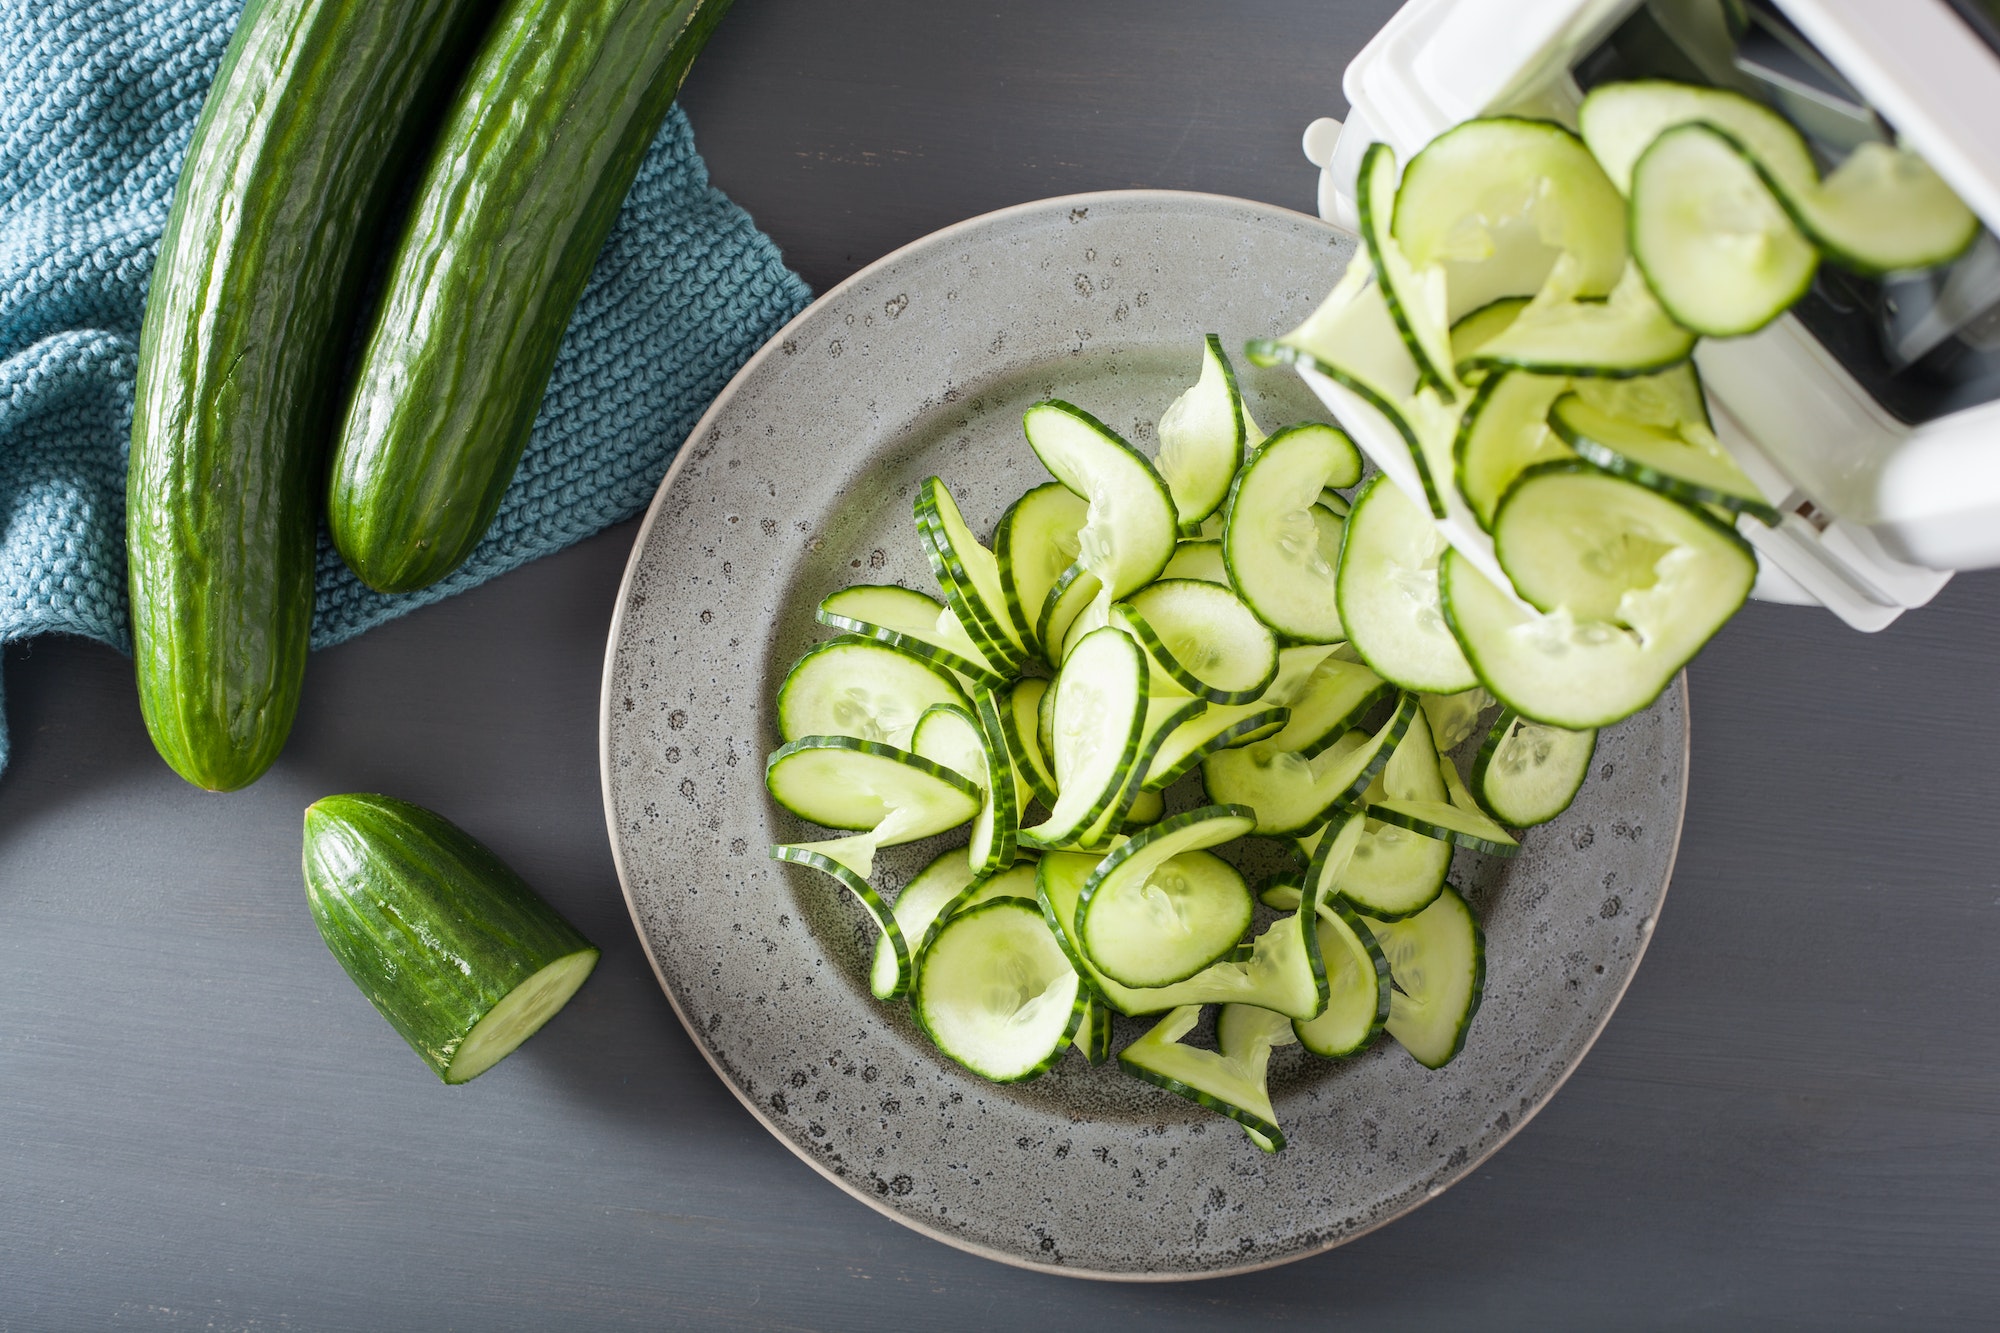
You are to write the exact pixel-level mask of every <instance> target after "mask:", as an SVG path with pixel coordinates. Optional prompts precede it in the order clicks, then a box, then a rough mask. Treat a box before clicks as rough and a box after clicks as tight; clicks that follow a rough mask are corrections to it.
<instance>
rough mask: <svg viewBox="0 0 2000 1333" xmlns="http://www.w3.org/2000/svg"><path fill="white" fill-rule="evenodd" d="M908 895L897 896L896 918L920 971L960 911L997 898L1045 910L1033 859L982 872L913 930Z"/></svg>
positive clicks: (912, 964) (913, 966)
mask: <svg viewBox="0 0 2000 1333" xmlns="http://www.w3.org/2000/svg"><path fill="white" fill-rule="evenodd" d="M908 894H909V890H908V889H904V890H903V896H899V897H898V898H897V899H896V908H897V913H896V920H897V922H898V924H901V925H903V934H904V937H905V938H907V939H909V940H911V941H912V944H911V947H910V964H911V967H912V968H913V969H914V971H916V972H921V971H922V970H923V966H924V950H925V949H928V948H929V947H930V943H931V941H932V940H934V939H936V938H937V934H938V932H939V931H940V930H943V929H944V923H945V922H947V921H949V920H951V919H952V918H953V917H955V916H957V915H958V914H959V913H960V912H968V911H971V910H972V909H973V908H975V907H978V906H979V905H980V904H981V903H990V902H992V901H993V900H994V899H996V898H1013V899H1015V900H1017V901H1019V902H1024V903H1027V904H1029V905H1030V906H1032V907H1034V908H1035V910H1036V911H1037V912H1040V911H1041V907H1040V905H1039V904H1037V903H1036V901H1035V862H1034V860H1033V859H1032V858H1030V859H1029V860H1026V861H1019V862H1016V863H1015V864H1013V865H1011V866H1008V867H1007V868H1006V869H1005V870H996V871H994V872H993V873H992V874H990V875H981V876H979V877H978V878H976V879H974V880H973V881H972V882H971V883H969V884H966V885H965V886H963V887H962V888H960V889H959V891H958V892H957V893H955V894H953V895H952V896H951V897H950V898H949V899H948V900H946V901H945V902H944V903H943V904H942V905H941V906H939V907H937V908H936V909H935V910H934V911H933V912H932V913H931V916H930V917H929V919H928V920H926V921H925V922H923V923H922V925H921V928H920V929H912V928H911V926H910V925H909V924H908V923H907V922H905V921H904V918H903V914H902V906H903V897H904V896H908Z"/></svg>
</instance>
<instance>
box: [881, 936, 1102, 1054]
mask: <svg viewBox="0 0 2000 1333" xmlns="http://www.w3.org/2000/svg"><path fill="white" fill-rule="evenodd" d="M1085 999H1086V996H1085V995H1084V992H1083V987H1082V983H1081V982H1080V981H1079V979H1078V977H1077V974H1076V970H1075V969H1074V968H1072V967H1071V966H1070V965H1069V960H1068V959H1067V958H1065V957H1064V956H1063V951H1062V948H1061V946H1059V945H1058V944H1057V943H1056V941H1055V937H1054V936H1053V935H1051V934H1050V933H1049V929H1048V926H1047V925H1046V924H1045V923H1044V922H1043V920H1042V915H1041V913H1040V911H1038V910H1037V909H1036V908H1035V906H1033V905H1032V904H1029V903H1026V902H1023V901H1022V900H1020V899H1018V898H1000V899H996V900H995V901H993V902H989V903H984V904H982V905H980V906H978V907H975V908H972V909H970V910H969V911H964V912H960V913H959V914H957V915H956V916H954V917H952V918H951V919H950V920H949V921H947V922H945V923H944V926H943V927H942V928H941V929H940V930H939V931H938V933H937V935H936V936H935V937H934V938H933V939H932V940H931V942H930V946H929V947H928V948H927V949H926V950H925V951H924V968H923V971H922V972H920V973H919V974H918V976H917V983H916V990H915V992H914V994H913V996H912V1007H913V1009H914V1011H915V1013H916V1018H917V1022H918V1023H919V1024H920V1025H921V1026H922V1027H923V1029H924V1032H925V1034H926V1035H928V1036H929V1037H930V1039H931V1040H932V1041H933V1042H935V1043H937V1048H938V1049H939V1050H940V1051H943V1052H944V1053H945V1054H946V1055H948V1056H950V1057H951V1058H952V1059H953V1060H956V1061H957V1062H958V1063H959V1064H962V1065H964V1066H965V1067H966V1068H967V1069H970V1070H971V1071H972V1072H973V1073H975V1074H978V1075H979V1076H980V1077H981V1078H987V1079H991V1080H992V1081H994V1082H995V1083H1019V1082H1022V1081H1024V1080H1027V1079H1031V1078H1034V1077H1035V1076H1036V1075H1038V1074H1040V1073H1042V1072H1043V1071H1044V1070H1046V1069H1048V1068H1049V1067H1050V1066H1051V1065H1053V1064H1054V1063H1055V1062H1056V1061H1057V1060H1058V1059H1060V1058H1061V1056H1062V1053H1063V1049H1064V1048H1065V1047H1066V1046H1068V1045H1069V1043H1070V1040H1071V1038H1072V1037H1074V1036H1075V1035H1076V1032H1077V1029H1078V1028H1079V1027H1080V1026H1081V1025H1082V1022H1083V1017H1084V1003H1085Z"/></svg>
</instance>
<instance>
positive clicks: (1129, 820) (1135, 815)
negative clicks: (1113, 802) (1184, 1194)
mask: <svg viewBox="0 0 2000 1333" xmlns="http://www.w3.org/2000/svg"><path fill="white" fill-rule="evenodd" d="M1166 812H1167V801H1166V798H1165V797H1164V796H1161V795H1160V793H1158V792H1157V791H1148V790H1146V788H1144V787H1141V788H1140V789H1139V791H1138V794H1137V795H1135V796H1133V798H1132V804H1131V805H1130V806H1128V807H1127V808H1126V810H1125V818H1124V821H1123V822H1122V823H1121V824H1120V826H1119V829H1118V831H1119V832H1120V833H1137V832H1138V831H1139V830H1140V829H1143V828H1150V827H1151V826H1152V825H1154V824H1157V823H1159V822H1160V816H1161V815H1163V814H1165V813H1166Z"/></svg>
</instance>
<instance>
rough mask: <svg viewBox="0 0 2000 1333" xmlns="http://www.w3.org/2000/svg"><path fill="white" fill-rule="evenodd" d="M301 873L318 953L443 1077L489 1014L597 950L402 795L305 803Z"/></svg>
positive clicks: (482, 853) (461, 835)
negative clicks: (556, 967) (571, 959)
mask: <svg viewBox="0 0 2000 1333" xmlns="http://www.w3.org/2000/svg"><path fill="white" fill-rule="evenodd" d="M304 870H305V881H306V898H307V901H308V902H309V903H310V904H311V907H312V914H313V919H314V921H316V922H317V923H318V924H319V933H320V938H321V939H323V940H325V941H326V947H327V948H328V950H330V951H331V952H332V954H333V956H334V957H335V958H336V959H338V960H339V962H340V965H341V967H342V968H344V969H345V970H346V972H347V975H348V976H349V977H350V978H352V979H353V981H354V984H355V985H356V986H358V987H359V988H360V989H361V993H362V994H363V995H366V996H367V997H368V1001H369V1003H371V1004H373V1005H374V1006H375V1009H376V1011H377V1012H378V1013H380V1014H381V1015H382V1017H384V1018H386V1019H388V1020H389V1025H390V1026H391V1027H393V1028H395V1029H396V1031H397V1032H399V1033H401V1034H402V1037H403V1040H404V1041H407V1042H408V1043H409V1044H410V1048H411V1049H412V1050H414V1051H415V1052H416V1053H417V1054H418V1055H419V1056H421V1057H422V1058H423V1061H424V1063H425V1064H427V1065H429V1066H430V1067H431V1069H432V1070H433V1071H434V1072H435V1073H436V1074H437V1076H438V1077H439V1078H441V1079H443V1080H444V1081H445V1082H447V1083H449V1082H452V1081H453V1080H452V1079H451V1077H450V1069H451V1062H452V1058H453V1057H454V1056H455V1055H456V1054H457V1052H458V1047H459V1044H460V1043H461V1042H463V1041H464V1040H465V1037H466V1034H468V1033H469V1032H471V1031H472V1028H473V1026H474V1025H475V1024H477V1023H478V1022H479V1020H480V1019H481V1018H484V1017H485V1016H486V1014H487V1011H489V1010H490V1009H492V1008H493V1006H494V1005H496V1004H498V1003H499V1002H500V1001H501V1000H503V999H505V998H506V996H507V995H508V994H509V993H510V992H511V991H512V990H513V989H514V988H515V987H516V986H518V985H520V984H521V983H522V982H523V981H526V980H527V979H528V978H529V977H530V976H533V975H534V974H535V973H536V972H538V971H540V970H541V969H542V968H543V967H546V966H547V965H548V964H550V963H553V962H555V961H556V960H557V959H559V958H566V957H568V956H570V955H572V954H575V953H579V952H584V951H588V952H589V953H591V954H596V953H597V952H598V951H597V949H596V947H595V946H594V945H592V944H591V942H590V941H589V940H587V939H585V938H584V937H583V936H582V935H581V934H580V933H578V931H577V929H576V928H575V927H574V926H572V925H570V923H569V922H567V921H565V920H564V919H563V918H562V916H561V915H560V914H559V913H558V912H557V911H556V910H555V909H554V908H553V907H550V906H549V905H548V904H547V903H546V902H543V901H542V899H541V898H540V897H539V896H537V895H536V893H535V891H534V890H533V889H531V888H529V887H528V885H527V883H526V881H524V880H523V879H522V878H521V877H520V876H519V875H517V874H515V873H514V871H513V870H512V869H511V868H510V867H509V866H508V865H507V864H506V863H505V862H503V861H502V860H501V859H500V858H499V857H497V856H495V855H494V854H493V853H492V852H491V851H488V850H487V848H486V847H485V846H484V845H483V844H481V843H480V842H478V841H477V840H475V839H474V838H473V837H472V836H471V835H470V834H468V833H466V832H465V831H464V830H463V829H460V828H459V827H458V826H457V825H455V824H453V823H451V822H450V821H449V820H447V819H445V818H444V817H443V816H441V815H437V814H433V813H432V812H431V811H429V810H426V809H424V808H423V807H422V806H418V805H412V804H410V803H409V802H408V801H399V800H396V799H395V798H393V797H389V796H376V795H369V794H364V793H356V794H353V795H346V796H328V797H326V798H325V799H323V800H320V801H316V802H314V803H313V804H312V805H310V806H308V807H306V816H305V853H304Z"/></svg>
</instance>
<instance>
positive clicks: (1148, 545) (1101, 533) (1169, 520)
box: [1021, 399, 1180, 642]
mask: <svg viewBox="0 0 2000 1333" xmlns="http://www.w3.org/2000/svg"><path fill="white" fill-rule="evenodd" d="M1021 427H1022V429H1023V430H1024V431H1026V432H1027V436H1028V444H1029V445H1030V446H1031V447H1033V449H1034V451H1035V456H1036V457H1037V458H1039V459H1041V460H1042V466H1044V467H1046V468H1047V469H1048V470H1049V473H1050V475H1052V476H1053V477H1055V479H1056V480H1057V481H1059V482H1061V483H1062V484H1063V485H1065V486H1067V487H1069V489H1070V490H1072V491H1074V492H1075V493H1076V494H1078V495H1080V496H1082V497H1083V498H1084V499H1085V500H1087V501H1089V502H1090V511H1089V517H1088V519H1087V520H1086V521H1085V523H1084V525H1083V530H1082V532H1081V533H1080V534H1079V535H1078V554H1077V559H1078V561H1079V562H1080V563H1081V564H1082V565H1083V567H1084V568H1085V569H1087V570H1089V571H1090V572H1091V573H1092V574H1094V575H1096V576H1097V578H1098V581H1099V582H1100V583H1102V584H1103V585H1104V586H1103V588H1102V589H1101V590H1100V591H1099V592H1098V599H1099V601H1100V602H1101V603H1102V604H1103V605H1104V607H1105V608H1106V609H1109V607H1110V605H1111V603H1113V602H1116V601H1121V600H1123V599H1124V598H1125V597H1126V596H1127V595H1128V594H1130V593H1132V592H1134V591H1136V590H1138V589H1139V588H1142V587H1144V586H1145V585H1146V584H1148V583H1151V582H1152V581H1153V580H1154V579H1156V578H1158V577H1159V576H1160V571H1161V570H1162V569H1164V568H1166V564H1167V561H1168V560H1169V559H1171V558H1172V557H1173V554H1174V542H1175V540H1176V538H1177V537H1178V536H1179V533H1180V529H1179V525H1178V522H1177V521H1176V519H1175V510H1174V501H1173V497H1172V495H1171V494H1170V493H1169V492H1168V490H1167V484H1166V482H1164V481H1162V480H1161V479H1160V474H1159V473H1158V472H1156V471H1154V469H1153V465H1152V463H1151V462H1150V461H1149V460H1148V459H1147V458H1146V456H1145V455H1144V454H1141V453H1140V452H1139V451H1138V450H1136V449H1134V448H1133V447H1132V446H1131V445H1129V444H1127V443H1126V442H1125V441H1124V440H1123V439H1122V438H1120V437H1119V435H1118V433H1117V432H1116V431H1114V430H1112V429H1111V428H1110V427H1109V426H1107V425H1105V424H1104V423H1103V422H1101V421H1099V420H1098V419H1097V418H1096V417H1094V416H1091V415H1090V413H1088V412H1085V411H1084V410H1083V409H1082V408H1080V407H1073V406H1071V405H1070V404H1068V403H1065V402H1060V401H1058V400H1055V399H1051V400H1049V401H1048V402H1043V403H1036V404H1035V405H1034V406H1033V407H1031V408H1029V409H1028V410H1027V412H1026V414H1025V415H1023V416H1022V418H1021ZM1044 642H1047V640H1044Z"/></svg>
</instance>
